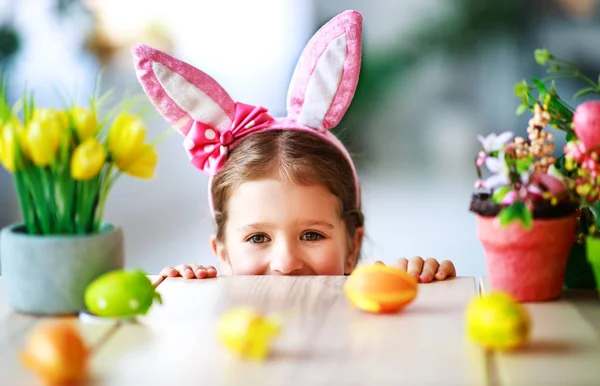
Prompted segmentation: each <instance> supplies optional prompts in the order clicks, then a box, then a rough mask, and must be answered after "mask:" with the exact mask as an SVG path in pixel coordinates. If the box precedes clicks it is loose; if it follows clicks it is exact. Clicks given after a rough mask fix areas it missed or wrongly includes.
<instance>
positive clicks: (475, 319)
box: [465, 292, 532, 350]
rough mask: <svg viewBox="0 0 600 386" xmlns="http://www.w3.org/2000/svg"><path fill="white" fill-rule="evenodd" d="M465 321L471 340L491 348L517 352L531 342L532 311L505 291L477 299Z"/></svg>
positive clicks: (468, 310) (469, 309)
mask: <svg viewBox="0 0 600 386" xmlns="http://www.w3.org/2000/svg"><path fill="white" fill-rule="evenodd" d="M465 320H466V324H467V329H466V330H467V336H468V337H469V339H470V340H471V341H473V342H475V343H477V344H479V345H480V346H482V347H484V348H487V349H492V350H511V349H516V348H519V347H521V346H523V345H525V344H527V343H528V342H529V339H530V334H531V327H532V324H531V316H530V315H529V312H528V311H527V309H526V308H525V307H524V306H523V305H522V304H520V303H518V302H517V301H516V300H514V299H513V298H512V297H511V296H510V295H508V294H506V293H503V292H492V293H489V294H486V295H482V296H478V297H476V298H473V299H472V300H471V302H470V303H469V305H468V306H467V309H466V311H465Z"/></svg>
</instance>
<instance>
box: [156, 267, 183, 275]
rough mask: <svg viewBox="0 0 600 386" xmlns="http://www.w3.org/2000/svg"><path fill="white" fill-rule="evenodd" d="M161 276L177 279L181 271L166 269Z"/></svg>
mask: <svg viewBox="0 0 600 386" xmlns="http://www.w3.org/2000/svg"><path fill="white" fill-rule="evenodd" d="M160 275H161V276H166V277H177V276H179V271H177V270H176V269H175V268H173V267H165V268H163V269H162V271H160Z"/></svg>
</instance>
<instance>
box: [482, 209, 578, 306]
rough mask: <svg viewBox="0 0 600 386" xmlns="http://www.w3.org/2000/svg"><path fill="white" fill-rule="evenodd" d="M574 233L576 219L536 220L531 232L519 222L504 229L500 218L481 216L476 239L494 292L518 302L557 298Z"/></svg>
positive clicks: (569, 217)
mask: <svg viewBox="0 0 600 386" xmlns="http://www.w3.org/2000/svg"><path fill="white" fill-rule="evenodd" d="M575 232H576V218H575V216H574V215H569V216H566V217H561V218H555V219H535V220H534V221H533V227H532V228H531V229H529V230H526V229H525V228H523V227H522V225H521V224H520V223H519V222H513V223H511V224H510V225H508V226H506V227H501V226H500V221H499V219H498V217H485V216H481V215H478V216H477V236H478V238H479V241H480V242H481V244H482V245H483V248H484V251H485V258H486V263H487V268H488V275H489V279H490V284H491V286H492V288H493V289H494V290H497V291H505V292H508V293H509V294H510V295H512V296H513V297H514V298H515V299H516V300H517V301H519V302H542V301H549V300H554V299H556V298H558V297H559V296H560V294H561V292H562V288H563V279H564V275H565V269H566V266H567V259H568V257H569V251H570V249H571V246H572V245H573V243H574V242H575Z"/></svg>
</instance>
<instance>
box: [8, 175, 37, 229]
mask: <svg viewBox="0 0 600 386" xmlns="http://www.w3.org/2000/svg"><path fill="white" fill-rule="evenodd" d="M22 173H23V172H22V171H21V170H16V171H15V173H14V176H15V180H14V183H15V188H16V190H17V197H18V199H19V206H20V207H21V213H22V214H23V221H24V222H25V228H26V229H27V233H29V234H36V233H38V232H37V229H36V223H35V215H34V213H33V207H32V203H31V200H30V197H29V192H28V191H27V187H26V186H25V181H24V179H23V175H22Z"/></svg>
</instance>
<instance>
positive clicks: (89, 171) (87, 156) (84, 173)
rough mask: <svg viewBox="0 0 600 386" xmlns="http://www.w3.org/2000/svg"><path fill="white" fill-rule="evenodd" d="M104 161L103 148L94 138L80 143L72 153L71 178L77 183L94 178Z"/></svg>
mask: <svg viewBox="0 0 600 386" xmlns="http://www.w3.org/2000/svg"><path fill="white" fill-rule="evenodd" d="M105 161H106V150H105V149H104V146H102V144H101V143H100V142H98V140H97V139H96V138H94V137H89V138H88V139H86V140H85V141H83V142H82V143H80V144H79V145H78V146H77V147H76V148H75V151H73V157H72V159H71V176H73V178H74V179H76V180H79V181H84V180H89V179H92V178H94V177H96V176H97V175H98V174H99V173H100V170H102V167H103V166H104V162H105Z"/></svg>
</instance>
